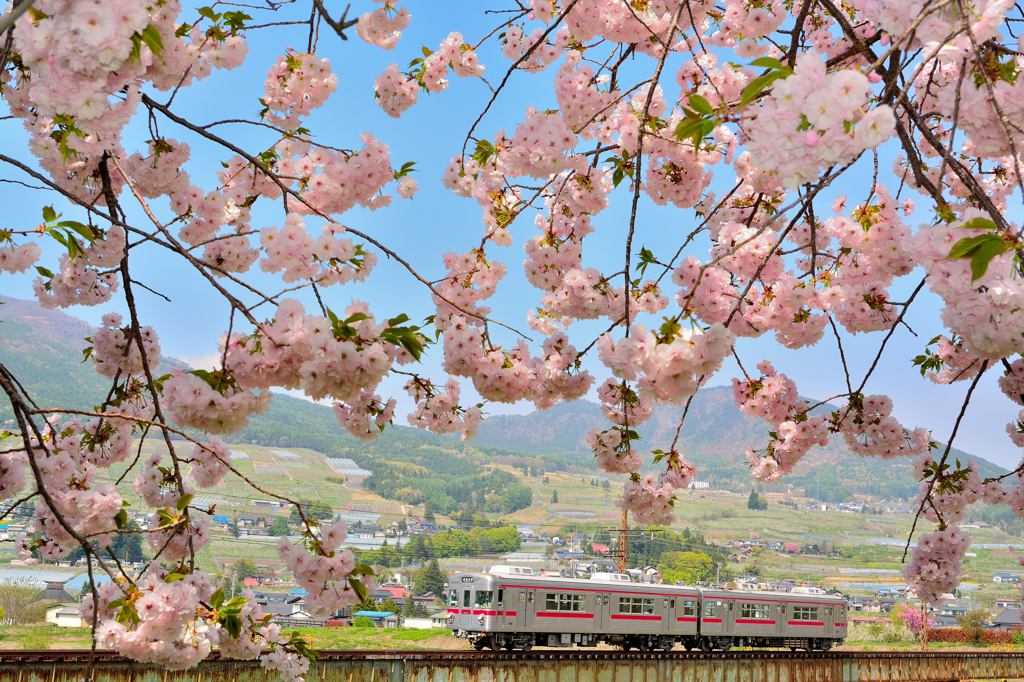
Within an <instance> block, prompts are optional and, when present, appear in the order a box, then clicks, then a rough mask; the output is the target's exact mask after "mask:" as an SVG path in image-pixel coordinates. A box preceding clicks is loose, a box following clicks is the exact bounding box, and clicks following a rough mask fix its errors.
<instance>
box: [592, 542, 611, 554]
mask: <svg viewBox="0 0 1024 682" xmlns="http://www.w3.org/2000/svg"><path fill="white" fill-rule="evenodd" d="M590 550H591V551H592V552H593V553H594V554H607V553H608V551H609V550H608V545H599V544H597V543H596V542H593V543H591V544H590Z"/></svg>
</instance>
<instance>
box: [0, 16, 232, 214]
mask: <svg viewBox="0 0 1024 682" xmlns="http://www.w3.org/2000/svg"><path fill="white" fill-rule="evenodd" d="M34 9H35V15H34V17H32V18H31V20H25V21H19V22H17V24H16V25H15V28H14V49H15V50H16V51H17V53H18V54H19V55H20V57H21V67H20V74H19V75H18V77H15V78H11V79H10V82H5V81H7V80H8V78H9V75H10V74H9V72H7V71H5V72H4V74H3V75H2V76H0V79H2V80H0V86H2V89H3V96H4V99H5V100H6V101H7V102H9V103H10V105H11V113H12V114H14V115H15V116H16V117H18V118H21V119H23V120H24V121H25V126H26V128H27V129H28V131H29V132H30V133H31V135H32V138H33V140H32V143H31V144H30V148H31V150H32V151H33V153H34V154H35V155H36V156H37V157H38V158H39V159H40V162H41V165H42V166H43V167H44V168H45V169H46V170H47V171H48V172H50V174H51V175H52V177H53V178H54V180H55V181H56V183H57V184H58V185H59V186H61V187H63V188H64V189H66V190H68V191H70V192H72V193H73V194H75V195H76V196H79V197H82V198H83V199H85V200H87V201H97V202H98V203H100V204H105V197H103V196H102V192H101V191H100V186H99V185H100V183H99V174H98V173H97V172H96V171H97V168H98V164H99V160H100V157H101V156H102V153H103V152H104V151H107V150H110V151H111V152H112V153H114V154H117V155H118V156H120V150H119V141H120V136H121V130H122V129H123V128H124V126H125V125H126V124H127V123H128V121H129V119H130V118H131V116H132V115H133V114H134V113H135V110H136V109H137V107H138V105H139V102H140V99H141V95H140V92H139V90H140V87H141V86H142V85H143V84H144V83H147V82H148V83H152V85H153V86H154V87H156V88H157V89H159V90H171V89H172V88H176V87H181V86H186V85H189V84H191V83H192V82H194V81H196V80H200V79H203V78H205V77H206V76H208V75H209V74H210V72H211V70H212V69H213V68H215V67H216V68H224V69H233V68H235V67H236V66H238V65H240V64H241V63H242V62H243V61H244V59H245V56H246V53H247V52H248V47H247V46H246V44H245V42H244V40H243V38H242V36H240V35H229V34H228V33H227V32H225V31H223V30H221V29H219V28H210V29H209V30H206V29H205V27H203V26H201V25H200V22H197V23H196V24H194V25H193V26H192V27H191V30H188V31H177V30H176V29H177V28H178V26H177V25H176V19H177V17H178V14H179V13H180V12H181V9H182V8H181V3H180V2H178V1H177V0H171V1H170V2H165V3H161V4H160V5H159V6H150V5H146V4H145V3H138V2H134V1H132V0H119V1H118V2H115V3H113V4H106V5H103V6H102V7H101V6H99V5H97V4H96V3H94V2H90V1H88V0H43V2H42V3H41V4H39V5H38V6H37V7H35V8H34ZM143 35H146V36H147V38H148V40H143V39H142V36H143ZM155 44H160V45H162V49H161V50H160V54H159V55H154V54H153V52H152V50H151V47H150V45H155ZM121 93H124V94H123V96H122V95H121ZM55 131H57V135H56V136H54V135H53V133H54V132H55ZM58 140H63V144H60V143H59V142H58ZM69 153H70V156H69ZM120 189H121V185H120V184H119V183H118V184H115V186H114V187H113V190H114V192H115V194H117V193H119V192H120Z"/></svg>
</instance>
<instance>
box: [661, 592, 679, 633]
mask: <svg viewBox="0 0 1024 682" xmlns="http://www.w3.org/2000/svg"><path fill="white" fill-rule="evenodd" d="M661 601H662V604H661V607H662V608H661V631H662V632H675V630H676V598H675V597H662V599H661Z"/></svg>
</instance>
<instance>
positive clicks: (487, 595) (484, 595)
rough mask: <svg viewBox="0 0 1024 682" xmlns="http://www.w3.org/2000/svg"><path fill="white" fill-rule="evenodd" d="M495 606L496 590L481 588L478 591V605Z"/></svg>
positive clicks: (479, 606) (481, 606)
mask: <svg viewBox="0 0 1024 682" xmlns="http://www.w3.org/2000/svg"><path fill="white" fill-rule="evenodd" d="M492 606H494V592H493V591H491V590H479V591H477V593H476V607H477V608H480V609H483V608H488V609H489V608H491V607H492Z"/></svg>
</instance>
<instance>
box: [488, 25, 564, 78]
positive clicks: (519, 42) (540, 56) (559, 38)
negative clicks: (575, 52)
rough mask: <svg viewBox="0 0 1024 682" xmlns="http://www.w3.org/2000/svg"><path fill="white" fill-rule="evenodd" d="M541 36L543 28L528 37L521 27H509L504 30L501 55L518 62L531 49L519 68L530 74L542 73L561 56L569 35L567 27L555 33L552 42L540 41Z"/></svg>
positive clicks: (535, 30)
mask: <svg viewBox="0 0 1024 682" xmlns="http://www.w3.org/2000/svg"><path fill="white" fill-rule="evenodd" d="M543 35H544V29H543V28H537V29H534V30H533V32H532V33H530V35H526V34H525V32H524V30H523V28H522V27H521V26H509V27H508V29H506V30H505V37H504V39H503V44H502V46H501V53H502V54H503V55H505V57H507V58H508V59H514V60H517V61H518V60H519V59H520V58H521V57H523V56H524V55H525V54H526V52H527V51H528V50H531V49H532V50H533V51H532V52H530V56H529V57H528V58H527V59H526V60H525V61H523V62H522V63H521V64H520V65H519V68H520V69H522V70H523V71H528V72H530V73H537V72H539V71H543V70H544V69H546V68H548V67H549V66H551V65H552V64H554V63H555V61H556V60H557V59H558V58H559V57H560V56H561V54H562V50H564V49H565V47H566V45H568V44H569V40H570V39H571V34H570V32H569V29H568V28H567V27H565V26H562V27H561V28H559V29H558V30H557V31H555V33H554V40H553V41H549V40H543V41H542V38H543ZM538 43H539V44H538ZM535 45H536V47H534V46H535Z"/></svg>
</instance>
